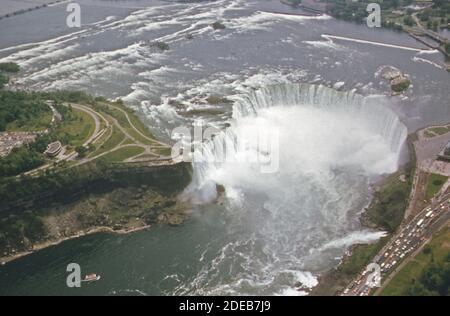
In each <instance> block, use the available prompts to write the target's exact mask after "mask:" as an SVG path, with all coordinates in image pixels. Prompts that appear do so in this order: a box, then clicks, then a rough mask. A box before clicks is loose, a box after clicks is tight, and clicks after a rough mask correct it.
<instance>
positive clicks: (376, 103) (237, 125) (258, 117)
mask: <svg viewBox="0 0 450 316" xmlns="http://www.w3.org/2000/svg"><path fill="white" fill-rule="evenodd" d="M235 99H236V102H235V105H234V107H233V118H234V119H233V122H232V123H231V127H230V128H228V129H227V130H225V131H223V132H222V133H220V134H219V135H218V136H217V137H215V138H214V139H213V140H211V141H209V142H207V143H205V144H203V146H202V147H201V148H200V150H198V151H197V152H196V153H195V154H194V157H196V158H197V159H194V161H195V163H194V170H195V173H194V181H193V184H192V185H191V188H190V189H200V190H197V193H200V194H203V196H202V197H200V200H201V199H202V198H206V200H211V199H213V198H215V193H214V191H215V185H214V184H213V183H212V182H211V180H212V179H213V178H214V177H215V176H217V173H218V172H220V169H222V168H224V166H226V164H227V162H228V163H230V162H233V164H234V165H235V166H236V163H237V160H239V162H240V163H241V164H242V162H243V161H257V162H258V161H259V162H260V160H259V159H258V157H260V156H261V152H264V153H267V152H269V154H271V155H270V157H271V158H274V156H276V159H279V158H280V157H286V156H289V157H291V158H294V157H293V156H296V153H295V151H301V152H303V154H302V155H301V156H302V158H304V159H302V161H303V162H308V161H309V162H310V163H311V162H313V161H316V162H320V161H322V162H325V163H328V164H327V166H322V167H335V166H338V165H341V166H342V165H345V164H347V163H350V162H353V163H355V164H360V166H361V167H362V168H363V169H364V170H365V171H367V172H368V173H369V174H382V173H390V172H393V171H395V169H396V168H397V165H398V159H399V155H400V152H401V148H402V146H403V144H404V142H405V139H406V136H407V129H406V127H405V126H404V125H403V123H401V121H400V120H399V118H398V117H397V115H396V114H395V113H394V112H393V111H391V110H390V109H389V108H388V107H387V106H385V105H384V104H383V102H386V100H385V99H384V98H381V97H363V96H361V95H358V94H355V93H353V92H340V91H336V90H334V89H331V88H328V87H325V86H322V85H310V84H278V85H273V86H267V87H264V88H262V89H260V90H257V91H253V92H251V93H247V94H243V95H239V96H237V97H235ZM283 115H286V117H283ZM314 123H316V124H317V125H316V126H314ZM261 131H266V132H268V133H271V132H273V133H274V134H276V135H273V136H274V137H277V138H278V137H280V136H281V137H282V138H281V139H274V137H272V138H271V140H272V142H274V141H277V142H278V143H277V146H273V145H274V144H270V142H269V144H267V143H265V144H261V142H260V139H258V135H259V136H261V135H260V134H261ZM279 132H281V135H278V133H279ZM255 133H256V134H258V135H255ZM249 135H250V136H255V137H254V138H255V139H253V140H252V139H249ZM299 137H300V139H299ZM296 140H299V142H296ZM252 142H254V144H252ZM249 143H250V144H249ZM308 143H309V144H308ZM249 145H250V146H249ZM271 145H272V146H271ZM271 149H272V150H278V151H281V155H279V154H280V153H274V152H270V150H271ZM308 149H309V150H308ZM346 149H348V151H347V152H346ZM350 149H352V150H350ZM307 150H308V151H307ZM291 151H294V152H291ZM330 151H331V152H330ZM377 151H378V152H377ZM333 153H336V154H338V153H339V156H333V157H330V156H328V157H326V155H327V154H333ZM275 154H276V155H275ZM382 155H385V157H384V158H383V156H382ZM308 156H309V158H310V159H308ZM236 157H239V158H241V159H236ZM297 158H299V157H297ZM305 158H306V159H305ZM349 158H350V159H349ZM353 158H359V159H361V161H356V160H355V159H353ZM378 158H380V159H378ZM246 159H247V160H246ZM269 163H270V162H269ZM272 163H273V161H272ZM279 163H281V164H284V166H286V165H290V164H291V163H290V162H289V161H280V162H277V164H279ZM310 163H309V164H306V165H310ZM242 165H245V163H244V164H242ZM246 166H247V167H248V164H247V165H246ZM253 167H254V166H253ZM281 168H283V165H282V166H281ZM260 169H261V168H260ZM325 169H326V168H325ZM260 171H261V170H260ZM277 171H278V170H277ZM322 171H324V170H322ZM213 182H214V181H213ZM202 190H203V192H202Z"/></svg>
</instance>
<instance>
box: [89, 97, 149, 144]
mask: <svg viewBox="0 0 450 316" xmlns="http://www.w3.org/2000/svg"><path fill="white" fill-rule="evenodd" d="M114 107H115V108H113V107H108V106H106V105H99V106H98V108H99V109H100V110H101V111H102V112H104V113H107V114H109V115H111V116H112V117H114V118H115V119H116V120H117V121H118V122H119V124H120V125H121V126H122V127H123V128H124V129H125V130H126V131H127V133H128V134H130V136H132V137H133V138H134V139H136V140H137V141H138V142H141V143H142V144H145V145H155V144H156V143H155V142H154V141H152V140H149V139H147V138H146V137H148V138H152V139H153V138H154V137H153V135H152V134H151V133H150V131H149V130H148V129H147V127H146V126H145V125H144V123H142V122H141V121H140V120H139V118H138V117H137V116H136V114H134V113H133V112H132V111H131V110H130V109H127V108H125V107H123V106H119V105H114ZM119 109H121V110H123V111H125V112H126V113H127V115H128V118H129V119H130V121H131V123H132V124H133V126H134V127H135V128H136V129H137V131H136V129H134V128H133V127H132V126H131V124H130V122H129V121H128V119H127V117H126V116H125V114H124V113H123V112H122V111H120V110H119ZM138 131H139V132H140V133H142V134H143V135H145V136H146V137H143V136H142V135H141V134H140V133H139V132H138Z"/></svg>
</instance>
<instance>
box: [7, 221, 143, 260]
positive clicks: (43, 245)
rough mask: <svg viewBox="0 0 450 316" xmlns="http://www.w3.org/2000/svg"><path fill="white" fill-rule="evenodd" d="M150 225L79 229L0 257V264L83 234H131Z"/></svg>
mask: <svg viewBox="0 0 450 316" xmlns="http://www.w3.org/2000/svg"><path fill="white" fill-rule="evenodd" d="M150 227H151V225H146V226H142V227H135V228H132V229H123V230H114V229H112V228H111V227H96V228H92V229H90V230H88V231H80V232H79V233H77V234H75V235H73V236H70V237H64V238H59V239H56V240H49V241H45V242H42V243H39V244H36V245H34V246H33V249H31V250H29V251H23V252H19V253H17V254H15V255H11V256H7V257H0V264H1V265H6V264H7V263H9V262H12V261H14V260H17V259H20V258H22V257H25V256H28V255H31V254H33V253H35V252H38V251H39V250H43V249H46V248H49V247H53V246H57V245H59V244H60V243H62V242H65V241H68V240H72V239H77V238H80V237H84V236H89V235H94V234H99V233H113V234H119V235H125V234H131V233H134V232H138V231H141V230H144V229H147V228H150Z"/></svg>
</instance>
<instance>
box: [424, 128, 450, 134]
mask: <svg viewBox="0 0 450 316" xmlns="http://www.w3.org/2000/svg"><path fill="white" fill-rule="evenodd" d="M429 130H430V131H431V132H433V133H435V134H436V135H444V134H446V133H448V132H450V126H439V127H432V128H430V129H429Z"/></svg>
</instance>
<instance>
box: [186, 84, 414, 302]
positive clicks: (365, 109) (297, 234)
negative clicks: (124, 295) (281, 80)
mask: <svg viewBox="0 0 450 316" xmlns="http://www.w3.org/2000/svg"><path fill="white" fill-rule="evenodd" d="M383 102H386V101H385V99H383V98H379V97H366V98H364V97H362V96H360V95H357V94H354V93H350V92H339V91H335V90H333V89H330V88H327V87H324V86H317V85H308V84H282V85H274V86H267V87H265V88H262V89H260V90H257V91H253V92H250V93H248V94H243V95H240V96H237V97H236V98H235V104H234V112H233V119H232V122H230V124H231V126H230V128H228V129H227V130H226V131H225V132H224V133H221V134H219V135H217V136H216V137H215V138H213V139H212V140H211V141H209V142H206V143H204V144H203V146H202V147H201V149H199V150H197V152H196V153H195V154H197V155H199V156H201V157H202V158H203V159H200V160H198V159H195V160H194V161H195V162H194V175H193V181H192V183H191V185H190V186H189V187H188V189H187V191H186V192H185V194H186V195H187V196H189V197H190V198H191V199H192V200H193V201H195V202H198V203H199V204H201V205H199V208H202V207H204V206H203V205H204V203H209V202H212V201H213V200H214V199H216V198H217V191H218V190H217V188H220V187H223V188H224V193H223V194H224V195H225V198H224V199H223V207H224V212H223V213H221V214H222V215H221V216H224V217H225V218H226V219H225V220H224V221H225V222H226V223H227V226H226V229H227V230H228V234H227V235H226V237H221V238H220V241H219V243H223V247H222V249H221V251H219V253H218V254H217V256H216V257H215V258H214V259H213V260H211V262H210V263H208V264H206V265H205V267H204V269H203V270H202V271H201V272H200V273H199V274H198V275H197V277H196V278H195V280H192V281H191V284H194V285H193V286H194V287H195V288H193V287H191V286H189V285H183V286H184V287H180V288H179V289H178V291H179V292H178V293H190V294H192V293H196V294H267V295H272V294H283V293H291V292H290V291H291V290H292V289H293V288H296V287H298V284H299V282H300V283H302V284H303V286H308V284H310V285H311V284H314V281H313V280H311V278H310V277H312V276H313V275H314V274H315V273H320V272H321V271H323V270H325V269H329V268H331V267H333V266H335V265H336V264H337V262H336V260H337V259H336V258H338V257H340V256H342V255H343V253H344V252H345V250H346V248H347V247H348V246H350V245H351V244H353V243H354V242H360V241H361V240H364V241H365V242H371V241H373V240H376V239H377V238H379V237H380V236H381V235H382V234H380V233H374V232H373V231H369V230H365V229H362V228H361V226H360V223H359V220H358V214H359V212H360V211H361V210H362V209H363V208H364V207H365V206H366V205H367V203H368V199H369V196H370V192H369V184H370V181H371V179H373V178H372V177H374V176H377V175H380V174H384V173H391V172H394V171H395V170H396V169H397V167H398V161H399V156H400V151H401V148H402V145H403V143H404V141H405V139H406V136H407V130H406V127H405V126H404V125H403V124H402V123H401V122H400V121H399V119H398V117H397V116H396V115H395V113H394V112H392V111H391V110H390V109H389V108H388V107H386V106H385V105H383V104H382V103H383ZM255 130H256V131H257V133H256V134H257V135H258V133H259V131H264V132H266V134H270V135H272V134H275V135H276V137H275V138H270V137H269V139H270V140H271V142H268V143H269V144H267V142H264V143H263V144H262V145H261V141H260V138H259V137H253V136H254V135H255ZM249 136H250V137H249ZM274 142H275V143H276V146H273V143H274ZM224 149H225V150H224ZM223 155H225V156H226V157H223ZM261 156H262V157H263V158H264V161H263V162H261V161H260V160H258V159H254V158H255V157H256V158H258V157H261ZM268 157H269V159H267V158H268ZM236 158H240V159H236ZM274 160H276V162H277V163H274ZM255 161H256V162H255ZM262 165H263V166H266V167H267V166H269V167H273V166H275V167H276V168H272V169H271V168H269V169H265V170H266V171H267V170H269V172H262V170H263V169H262ZM221 200H222V199H221ZM206 205H208V204H206ZM230 271H231V272H230ZM305 277H306V279H308V281H305ZM198 289H201V291H200V290H198ZM199 291H200V292H201V293H200V292H199Z"/></svg>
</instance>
